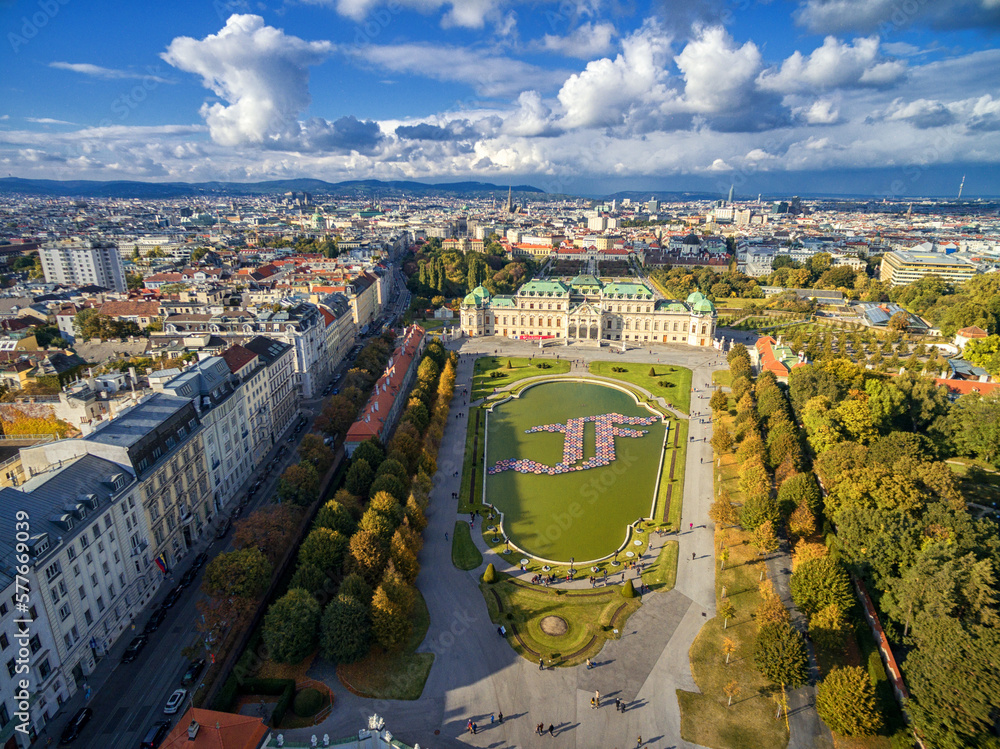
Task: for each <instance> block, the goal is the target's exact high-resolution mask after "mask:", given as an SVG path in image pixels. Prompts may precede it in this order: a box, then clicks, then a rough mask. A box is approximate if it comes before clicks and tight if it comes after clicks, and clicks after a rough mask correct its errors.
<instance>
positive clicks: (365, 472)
mask: <svg viewBox="0 0 1000 749" xmlns="http://www.w3.org/2000/svg"><path fill="white" fill-rule="evenodd" d="M374 478H375V472H374V471H372V467H371V466H370V465H369V464H368V461H367V460H365V459H363V458H353V459H352V460H351V467H350V469H349V470H348V471H347V476H346V477H345V478H344V488H345V489H347V491H349V492H350V493H351V494H354V495H356V496H358V497H367V496H368V490H369V489H370V488H371V485H372V481H373V480H374Z"/></svg>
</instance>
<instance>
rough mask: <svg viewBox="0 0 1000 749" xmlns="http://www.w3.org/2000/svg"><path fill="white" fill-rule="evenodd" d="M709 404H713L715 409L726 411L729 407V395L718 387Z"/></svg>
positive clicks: (712, 406)
mask: <svg viewBox="0 0 1000 749" xmlns="http://www.w3.org/2000/svg"><path fill="white" fill-rule="evenodd" d="M708 405H709V406H711V408H712V410H713V411H716V412H718V411H725V410H727V409H728V408H729V396H728V395H726V394H725V393H724V392H722V391H721V390H719V389H716V391H715V392H714V393H712V397H711V399H710V400H709V401H708Z"/></svg>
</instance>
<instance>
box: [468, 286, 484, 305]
mask: <svg viewBox="0 0 1000 749" xmlns="http://www.w3.org/2000/svg"><path fill="white" fill-rule="evenodd" d="M489 300H490V292H489V291H487V290H486V288H485V287H484V286H477V287H476V288H474V289H473V290H472V291H470V292H469V293H468V294H467V295H466V297H465V299H463V300H462V304H463V305H466V304H467V305H470V306H472V307H478V306H479V305H480V304H482V303H483V302H488V301H489Z"/></svg>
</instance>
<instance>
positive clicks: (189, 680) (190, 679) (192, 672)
mask: <svg viewBox="0 0 1000 749" xmlns="http://www.w3.org/2000/svg"><path fill="white" fill-rule="evenodd" d="M204 669H205V659H204V658H201V659H199V660H197V661H191V663H189V664H188V667H187V671H185V672H184V675H183V676H182V677H181V684H183V685H184V686H187V685H188V684H194V681H195V679H197V678H198V674H200V673H201V672H202V671H203V670H204Z"/></svg>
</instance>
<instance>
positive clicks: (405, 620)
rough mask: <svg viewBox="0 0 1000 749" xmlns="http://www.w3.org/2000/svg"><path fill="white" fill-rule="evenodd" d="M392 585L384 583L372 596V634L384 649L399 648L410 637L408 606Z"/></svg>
mask: <svg viewBox="0 0 1000 749" xmlns="http://www.w3.org/2000/svg"><path fill="white" fill-rule="evenodd" d="M394 593H397V591H394V590H393V589H392V587H390V586H387V585H386V584H385V583H383V584H382V585H379V586H378V588H376V589H375V595H374V596H372V634H374V636H375V640H376V641H377V642H378V644H379V645H381V646H382V647H383V648H385V649H386V650H399V649H401V648H402V647H403V646H404V645H406V643H407V641H408V640H409V638H410V633H411V632H412V631H413V622H412V621H411V620H410V611H409V608H408V607H407V606H406V605H405V602H404V601H403V600H401V598H400V597H398V596H397V595H394Z"/></svg>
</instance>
